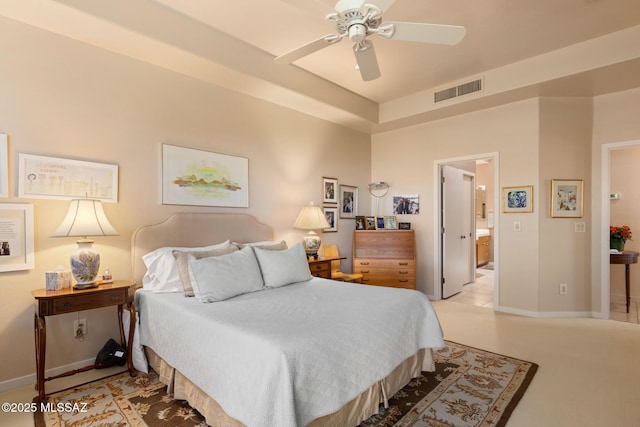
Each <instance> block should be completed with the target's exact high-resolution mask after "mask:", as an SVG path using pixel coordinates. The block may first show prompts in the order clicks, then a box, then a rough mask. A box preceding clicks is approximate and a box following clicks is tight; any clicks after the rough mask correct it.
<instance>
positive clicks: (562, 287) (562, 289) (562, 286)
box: [560, 283, 567, 295]
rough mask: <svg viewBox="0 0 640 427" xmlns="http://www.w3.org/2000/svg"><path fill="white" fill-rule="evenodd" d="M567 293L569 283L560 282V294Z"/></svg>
mask: <svg viewBox="0 0 640 427" xmlns="http://www.w3.org/2000/svg"><path fill="white" fill-rule="evenodd" d="M566 294H567V284H566V283H560V295H566Z"/></svg>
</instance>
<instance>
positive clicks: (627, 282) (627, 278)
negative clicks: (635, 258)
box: [624, 264, 631, 313]
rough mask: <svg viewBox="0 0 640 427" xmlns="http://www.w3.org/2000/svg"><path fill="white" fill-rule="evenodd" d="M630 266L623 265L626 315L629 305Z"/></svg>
mask: <svg viewBox="0 0 640 427" xmlns="http://www.w3.org/2000/svg"><path fill="white" fill-rule="evenodd" d="M630 270H631V266H630V265H629V264H625V265H624V280H625V287H626V292H627V313H628V312H629V305H631V289H630V282H631V277H630V276H631V273H630Z"/></svg>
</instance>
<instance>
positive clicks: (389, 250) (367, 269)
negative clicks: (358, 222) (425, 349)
mask: <svg viewBox="0 0 640 427" xmlns="http://www.w3.org/2000/svg"><path fill="white" fill-rule="evenodd" d="M352 259H353V272H354V273H360V274H362V283H364V284H367V285H379V286H391V287H394V288H408V289H415V288H416V245H415V238H414V232H413V230H356V231H354V232H353V258H352Z"/></svg>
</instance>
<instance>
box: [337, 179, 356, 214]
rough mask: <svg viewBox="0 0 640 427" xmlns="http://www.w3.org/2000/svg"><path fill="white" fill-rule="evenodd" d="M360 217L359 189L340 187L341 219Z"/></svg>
mask: <svg viewBox="0 0 640 427" xmlns="http://www.w3.org/2000/svg"><path fill="white" fill-rule="evenodd" d="M356 215H358V187H354V186H352V185H341V186H340V218H355V217H356Z"/></svg>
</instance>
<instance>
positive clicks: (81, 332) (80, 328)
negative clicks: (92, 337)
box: [73, 319, 87, 339]
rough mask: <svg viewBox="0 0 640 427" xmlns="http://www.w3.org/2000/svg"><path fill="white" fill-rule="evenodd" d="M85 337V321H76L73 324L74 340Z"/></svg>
mask: <svg viewBox="0 0 640 427" xmlns="http://www.w3.org/2000/svg"><path fill="white" fill-rule="evenodd" d="M85 335H87V319H78V320H75V321H74V322H73V336H74V337H75V338H76V339H81V338H84V337H85Z"/></svg>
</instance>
